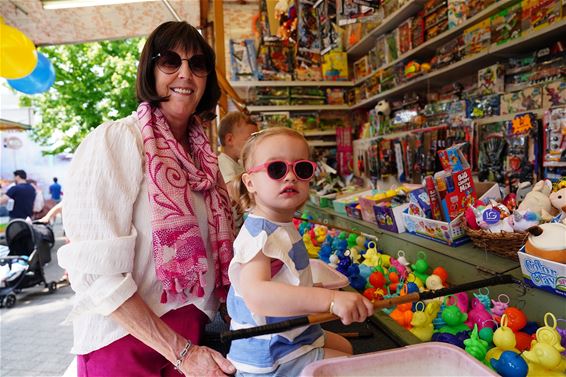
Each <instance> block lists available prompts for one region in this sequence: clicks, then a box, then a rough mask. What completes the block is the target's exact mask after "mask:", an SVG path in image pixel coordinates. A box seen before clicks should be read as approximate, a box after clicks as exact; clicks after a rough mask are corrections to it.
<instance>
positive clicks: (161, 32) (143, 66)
mask: <svg viewBox="0 0 566 377" xmlns="http://www.w3.org/2000/svg"><path fill="white" fill-rule="evenodd" d="M177 48H178V49H181V50H184V51H185V52H193V53H197V52H198V53H200V54H203V55H204V56H206V57H207V58H208V62H209V64H210V66H211V67H212V70H211V72H210V73H209V74H208V76H207V78H206V88H205V91H204V94H203V96H202V98H201V99H200V102H199V104H198V106H197V108H196V113H197V114H201V113H204V112H211V111H212V112H214V109H215V108H216V104H217V102H218V99H219V98H220V88H219V87H218V78H217V77H216V70H215V67H216V57H215V54H214V50H213V49H212V48H211V47H210V46H209V45H208V43H207V42H206V40H205V39H204V38H203V36H202V35H201V34H200V33H199V31H198V30H197V29H196V28H195V27H193V26H191V25H189V24H188V23H186V22H185V21H169V22H165V23H163V24H161V25H159V26H158V27H157V28H156V29H155V30H154V31H153V32H152V33H151V34H150V36H149V37H148V39H147V41H146V42H145V45H144V47H143V50H142V53H141V56H140V63H139V66H138V76H137V80H136V96H137V98H138V101H139V102H149V103H150V104H151V105H152V106H159V103H160V102H165V101H168V100H169V96H165V97H161V96H159V95H158V94H157V90H156V88H155V75H154V67H155V60H154V58H155V56H156V55H157V54H159V53H162V52H165V51H168V50H174V49H177Z"/></svg>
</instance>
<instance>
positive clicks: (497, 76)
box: [478, 64, 505, 95]
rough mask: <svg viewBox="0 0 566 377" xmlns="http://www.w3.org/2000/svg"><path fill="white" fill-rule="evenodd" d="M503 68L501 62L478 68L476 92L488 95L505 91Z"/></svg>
mask: <svg viewBox="0 0 566 377" xmlns="http://www.w3.org/2000/svg"><path fill="white" fill-rule="evenodd" d="M504 72H505V68H504V66H503V64H494V65H492V66H489V67H486V68H483V69H480V70H479V71H478V94H480V95H488V94H496V93H503V92H504V91H505V74H504Z"/></svg>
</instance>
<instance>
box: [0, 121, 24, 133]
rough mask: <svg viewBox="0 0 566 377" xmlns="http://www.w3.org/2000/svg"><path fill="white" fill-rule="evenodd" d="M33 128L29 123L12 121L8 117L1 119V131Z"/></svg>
mask: <svg viewBox="0 0 566 377" xmlns="http://www.w3.org/2000/svg"><path fill="white" fill-rule="evenodd" d="M29 129H31V126H30V125H29V124H23V123H18V122H12V121H11V120H7V119H0V131H27V130H29Z"/></svg>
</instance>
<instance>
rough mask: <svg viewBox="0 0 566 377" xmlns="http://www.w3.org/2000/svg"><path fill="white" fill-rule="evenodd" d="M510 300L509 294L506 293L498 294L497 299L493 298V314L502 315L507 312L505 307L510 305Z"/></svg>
mask: <svg viewBox="0 0 566 377" xmlns="http://www.w3.org/2000/svg"><path fill="white" fill-rule="evenodd" d="M509 301H510V300H509V296H507V295H506V294H504V293H502V294H500V295H499V296H497V301H495V300H493V299H492V300H491V303H492V304H493V307H492V308H491V314H493V315H494V316H497V317H501V316H502V315H503V313H504V312H505V309H507V307H508V306H509Z"/></svg>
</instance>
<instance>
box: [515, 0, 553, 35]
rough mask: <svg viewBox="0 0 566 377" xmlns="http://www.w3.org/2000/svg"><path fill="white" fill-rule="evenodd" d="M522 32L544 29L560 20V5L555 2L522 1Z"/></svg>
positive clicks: (541, 0) (543, 0)
mask: <svg viewBox="0 0 566 377" xmlns="http://www.w3.org/2000/svg"><path fill="white" fill-rule="evenodd" d="M521 5H522V8H523V22H522V29H523V32H525V31H529V30H530V29H532V30H537V29H541V28H544V27H546V26H548V25H550V24H552V23H554V22H557V21H559V20H560V14H561V11H562V10H561V4H560V2H559V1H556V0H523V2H522V4H521Z"/></svg>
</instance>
